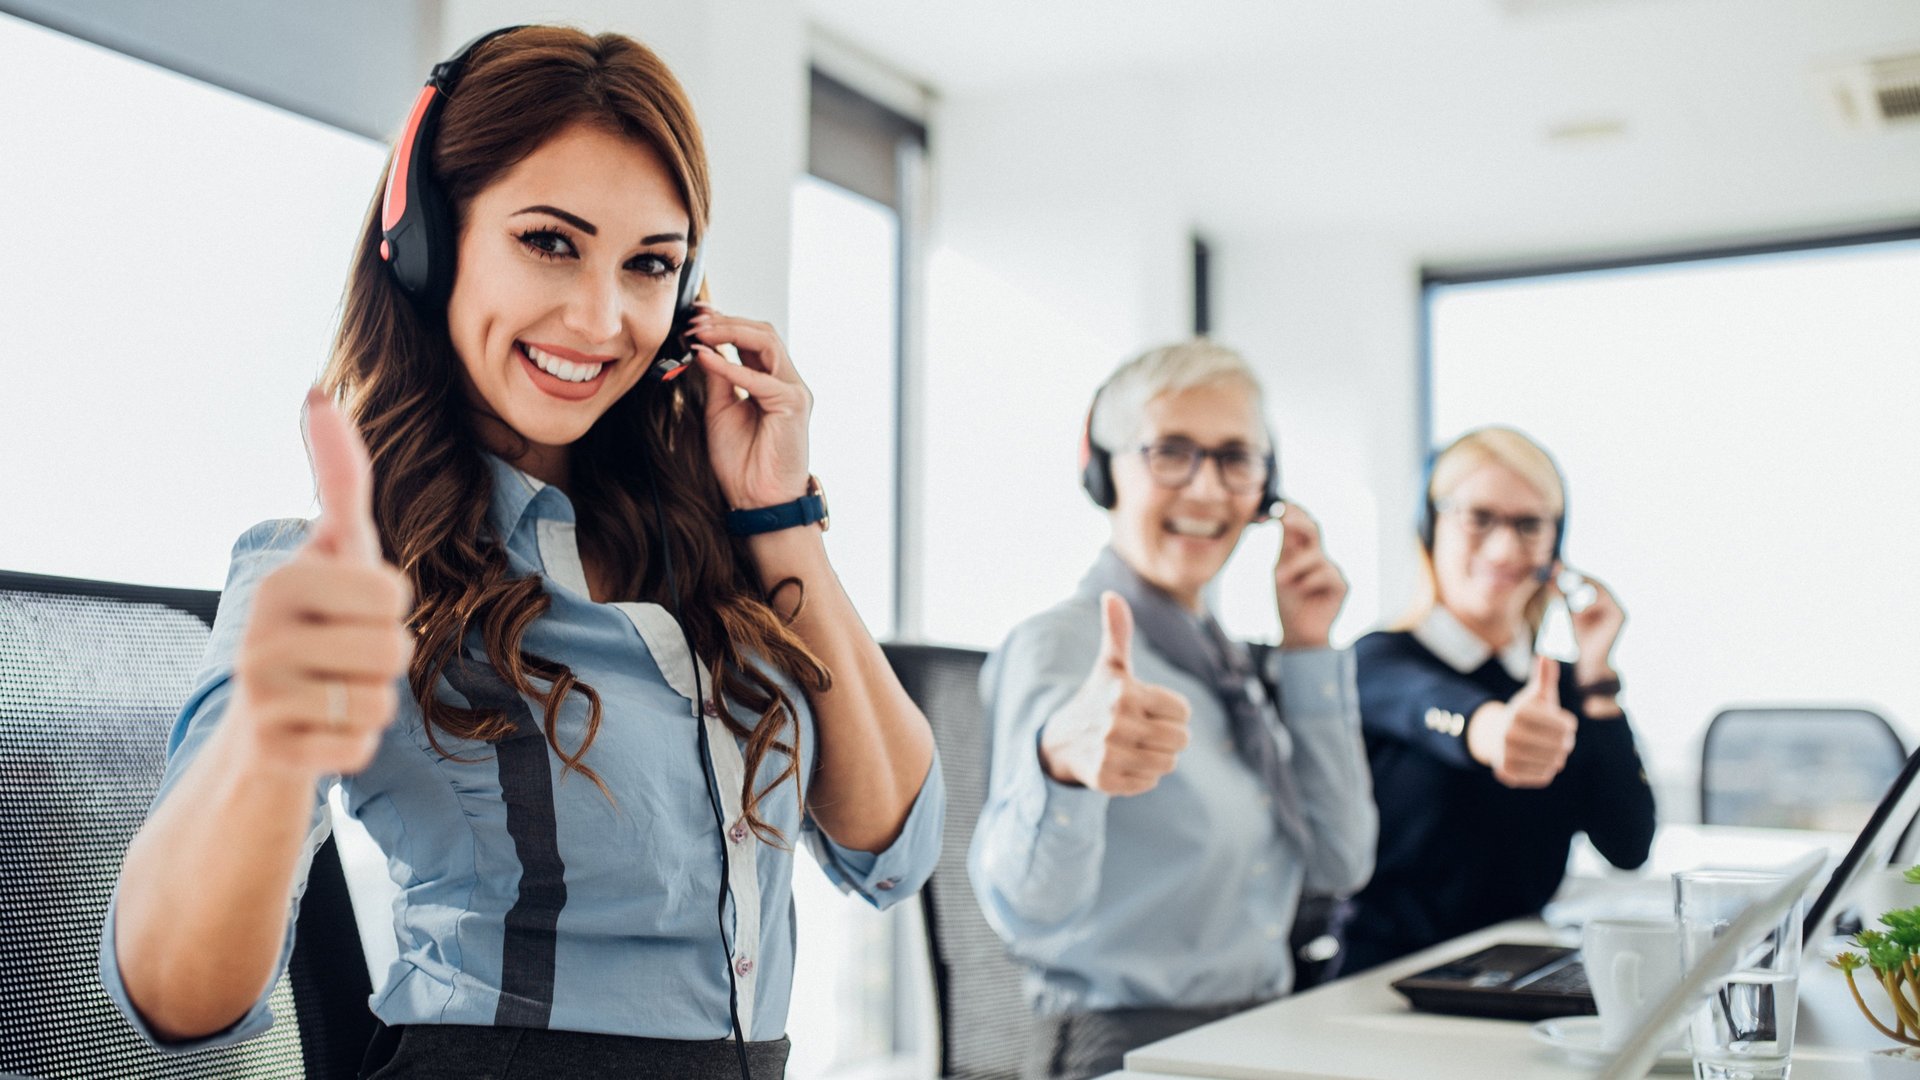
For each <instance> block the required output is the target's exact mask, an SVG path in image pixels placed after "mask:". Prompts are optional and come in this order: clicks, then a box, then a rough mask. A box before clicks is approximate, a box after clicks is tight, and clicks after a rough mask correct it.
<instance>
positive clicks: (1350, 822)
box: [1266, 649, 1380, 896]
mask: <svg viewBox="0 0 1920 1080" xmlns="http://www.w3.org/2000/svg"><path fill="white" fill-rule="evenodd" d="M1266 673H1267V677H1268V679H1269V680H1270V681H1271V682H1272V683H1273V685H1274V686H1275V687H1276V688H1277V689H1278V692H1279V698H1280V709H1281V717H1282V721H1283V723H1285V725H1286V728H1287V731H1288V733H1289V734H1290V735H1292V736H1293V762H1292V765H1293V771H1294V777H1295V779H1296V780H1298V782H1299V784H1300V796H1301V801H1302V804H1303V806H1302V808H1303V809H1304V811H1305V813H1306V817H1307V825H1308V827H1309V829H1310V830H1311V831H1312V833H1313V841H1314V843H1313V851H1312V853H1311V855H1310V857H1309V858H1308V860H1307V865H1306V887H1307V889H1308V890H1310V891H1312V892H1320V893H1333V894H1337V895H1342V896H1344V895H1347V894H1350V893H1354V892H1358V891H1359V890H1360V888H1361V887H1362V886H1364V885H1365V884H1366V883H1367V879H1368V878H1370V877H1372V876H1373V858H1374V850H1375V845H1376V844H1377V843H1378V840H1379V835H1380V815H1379V811H1378V809H1377V808H1376V807H1375V805H1374V801H1373V773H1372V771H1371V770H1370V769H1369V768H1368V766H1367V749H1366V744H1365V742H1364V741H1363V740H1362V738H1361V735H1360V696H1359V691H1358V689H1357V688H1356V685H1355V679H1354V659H1353V653H1352V651H1351V650H1348V649H1297V650H1274V651H1273V652H1271V653H1269V654H1268V655H1267V672H1266Z"/></svg>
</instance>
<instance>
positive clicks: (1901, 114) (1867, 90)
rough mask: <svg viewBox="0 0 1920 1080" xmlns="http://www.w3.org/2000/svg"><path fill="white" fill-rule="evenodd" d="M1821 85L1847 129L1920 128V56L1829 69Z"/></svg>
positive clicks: (1893, 57) (1897, 57) (1821, 90)
mask: <svg viewBox="0 0 1920 1080" xmlns="http://www.w3.org/2000/svg"><path fill="white" fill-rule="evenodd" d="M1818 85H1819V88H1820V94H1821V96H1822V97H1824V98H1825V99H1826V101H1827V104H1828V106H1829V107H1830V108H1831V109H1832V110H1833V112H1834V115H1835V116H1836V117H1837V118H1838V119H1839V121H1840V123H1841V125H1842V126H1844V127H1846V128H1849V129H1851V130H1854V131H1883V130H1887V129H1889V128H1897V129H1901V130H1910V129H1914V128H1920V53H1909V54H1907V55H1905V56H1889V57H1882V58H1880V59H1877V60H1865V61H1860V62H1856V63H1852V64H1847V65H1845V66H1842V67H1834V68H1828V69H1826V70H1825V71H1823V72H1821V73H1820V76H1819V79H1818Z"/></svg>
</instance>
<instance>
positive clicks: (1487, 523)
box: [1438, 503, 1558, 548]
mask: <svg viewBox="0 0 1920 1080" xmlns="http://www.w3.org/2000/svg"><path fill="white" fill-rule="evenodd" d="M1438 509H1439V511H1440V512H1441V513H1443V514H1447V515H1449V516H1451V517H1452V518H1453V519H1454V520H1456V521H1458V522H1459V523H1460V525H1461V527H1462V528H1464V529H1466V531H1467V535H1468V536H1471V537H1472V538H1473V539H1474V540H1475V541H1476V542H1477V541H1481V540H1485V539H1486V538H1487V537H1489V536H1491V535H1493V531H1494V530H1495V529H1497V528H1499V527H1501V526H1503V525H1504V526H1506V527H1507V528H1509V529H1512V530H1513V535H1514V536H1515V537H1516V538H1518V539H1519V541H1520V542H1521V543H1522V544H1524V545H1526V546H1528V547H1531V548H1540V547H1544V546H1546V545H1547V544H1548V543H1550V542H1551V541H1552V539H1553V532H1554V530H1555V529H1556V528H1558V523H1557V522H1555V521H1554V520H1553V519H1551V518H1544V517H1540V516H1538V515H1535V514H1501V513H1496V512H1495V511H1492V510H1488V509H1487V508H1486V507H1484V506H1460V505H1458V504H1455V503H1441V504H1440V505H1439V507H1438Z"/></svg>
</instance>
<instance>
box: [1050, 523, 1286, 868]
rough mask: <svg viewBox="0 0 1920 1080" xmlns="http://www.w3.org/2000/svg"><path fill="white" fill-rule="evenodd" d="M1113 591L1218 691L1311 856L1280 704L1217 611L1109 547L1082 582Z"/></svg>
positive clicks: (1238, 742)
mask: <svg viewBox="0 0 1920 1080" xmlns="http://www.w3.org/2000/svg"><path fill="white" fill-rule="evenodd" d="M1108 589H1111V590H1113V591H1114V592H1116V593H1119V594H1120V596H1121V598H1122V599H1124V600H1126V602H1127V606H1128V607H1130V608H1132V609H1133V625H1134V628H1135V629H1136V630H1137V631H1138V632H1139V633H1140V634H1141V636H1143V637H1145V638H1146V639H1147V643H1148V644H1150V645H1152V646H1153V648H1154V651H1156V652H1158V653H1159V654H1160V655H1162V656H1164V657H1166V658H1167V659H1168V660H1171V661H1172V662H1173V666H1175V667H1177V668H1179V669H1180V670H1181V671H1184V672H1186V673H1187V674H1189V675H1191V676H1193V677H1194V678H1196V679H1198V680H1200V682H1201V683H1202V684H1204V685H1206V686H1208V687H1211V688H1212V689H1213V693H1214V696H1215V697H1216V698H1218V699H1219V701H1220V706H1221V708H1223V709H1225V710H1226V711H1227V717H1228V721H1229V724H1230V726H1231V727H1232V728H1233V746H1234V749H1235V750H1236V751H1237V752H1238V753H1239V754H1240V759H1241V760H1242V761H1245V762H1246V763H1247V765H1248V766H1249V767H1250V768H1252V769H1253V774H1254V775H1255V776H1257V777H1259V778H1260V779H1261V780H1262V782H1263V783H1264V785H1265V787H1266V789H1267V791H1268V792H1270V793H1271V794H1272V796H1273V800H1272V805H1273V821H1274V824H1275V825H1276V826H1278V827H1279V829H1280V831H1281V833H1282V834H1284V835H1286V836H1290V837H1292V838H1293V841H1294V843H1295V844H1297V845H1298V846H1299V848H1300V850H1301V852H1302V853H1303V854H1305V853H1310V852H1311V851H1312V850H1313V834H1312V833H1310V832H1309V831H1308V830H1307V819H1306V813H1305V811H1304V810H1303V809H1302V808H1301V799H1300V784H1299V781H1297V780H1296V779H1295V778H1294V775H1293V770H1292V769H1291V768H1289V767H1288V766H1287V764H1286V763H1285V762H1282V761H1281V760H1280V747H1279V746H1278V745H1277V744H1276V743H1275V741H1274V738H1275V733H1274V728H1275V727H1276V726H1277V725H1278V724H1279V723H1280V709H1279V703H1278V702H1277V701H1273V700H1271V699H1270V698H1269V697H1268V694H1267V691H1266V687H1265V684H1264V683H1262V682H1261V680H1260V677H1259V674H1258V673H1257V672H1256V671H1255V670H1254V666H1253V659H1252V658H1251V657H1250V656H1248V654H1247V650H1246V649H1245V647H1243V646H1241V645H1239V644H1237V643H1236V642H1234V641H1232V640H1230V639H1229V638H1228V637H1227V635H1226V632H1225V631H1223V630H1221V629H1220V624H1219V623H1217V622H1215V621H1214V618H1213V615H1212V614H1211V613H1206V612H1203V613H1201V614H1198V615H1196V614H1194V613H1193V612H1191V611H1188V610H1187V609H1186V608H1184V607H1182V606H1181V605H1180V602H1179V601H1177V600H1175V599H1174V598H1173V597H1171V596H1168V595H1167V594H1166V593H1165V592H1164V591H1162V590H1161V589H1160V588H1159V587H1158V586H1156V585H1153V584H1151V583H1150V582H1148V581H1147V579H1145V578H1143V577H1141V576H1140V575H1139V573H1137V572H1136V571H1135V570H1134V569H1133V567H1131V566H1128V565H1127V564H1126V563H1125V562H1123V561H1122V560H1121V558H1120V556H1118V555H1116V554H1114V551H1113V549H1112V548H1110V547H1109V548H1102V549H1101V551H1100V557H1099V558H1098V559H1096V560H1094V564H1093V569H1091V570H1088V571H1087V576H1086V577H1084V578H1082V579H1081V580H1080V592H1081V594H1082V595H1085V596H1091V597H1093V598H1095V599H1096V600H1098V599H1099V596H1100V594H1101V593H1102V592H1104V591H1106V590H1108ZM1275 692H1276V693H1277V692H1278V689H1277V688H1276V690H1275Z"/></svg>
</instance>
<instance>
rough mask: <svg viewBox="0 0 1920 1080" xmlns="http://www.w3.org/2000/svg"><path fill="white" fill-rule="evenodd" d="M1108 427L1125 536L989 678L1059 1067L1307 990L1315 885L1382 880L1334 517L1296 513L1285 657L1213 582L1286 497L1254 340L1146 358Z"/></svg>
mask: <svg viewBox="0 0 1920 1080" xmlns="http://www.w3.org/2000/svg"><path fill="white" fill-rule="evenodd" d="M1086 450H1087V455H1086V456H1087V462H1086V466H1087V467H1086V475H1085V478H1084V479H1085V480H1086V486H1087V490H1088V493H1089V494H1090V495H1092V496H1093V498H1094V501H1095V502H1096V503H1099V504H1100V505H1101V506H1102V507H1104V508H1105V509H1107V510H1108V512H1109V521H1110V523H1111V526H1112V540H1111V542H1110V544H1109V546H1108V547H1107V548H1106V550H1104V551H1102V552H1101V553H1100V556H1099V557H1098V559H1096V560H1095V562H1094V565H1093V568H1092V569H1091V570H1090V571H1089V572H1088V574H1087V576H1086V578H1085V579H1084V580H1083V581H1082V582H1081V584H1080V587H1079V589H1078V590H1077V591H1076V592H1075V594H1074V595H1073V596H1072V597H1071V598H1069V599H1067V600H1066V601H1064V602H1063V603H1060V604H1058V605H1055V606H1054V607H1052V608H1050V609H1048V610H1047V611H1044V612H1042V613H1040V614H1038V615H1036V616H1034V617H1033V618H1031V619H1028V620H1027V621H1026V622H1024V623H1022V624H1020V626H1019V627H1017V628H1015V630H1014V631H1013V633H1012V634H1011V635H1010V636H1009V637H1008V638H1007V640H1006V642H1005V643H1004V644H1003V645H1002V646H1001V647H1000V648H999V650H997V651H996V652H995V653H994V654H993V656H992V657H991V658H990V659H989V661H988V663H987V666H986V669H985V670H984V672H983V673H982V677H981V689H982V695H983V698H984V700H985V702H986V705H987V708H988V710H989V712H990V714H991V718H992V723H993V763H992V779H991V784H990V789H989V792H988V797H987V801H986V806H985V809H984V811H983V813H982V815H981V820H980V825H979V828H978V829H977V830H976V832H975V833H974V842H973V848H972V851H971V853H970V862H969V869H970V871H971V873H972V877H973V882H974V887H975V891H976V892H977V893H978V895H979V897H980V901H981V905H982V907H983V909H984V910H985V913H986V917H987V921H988V922H989V923H990V924H992V926H993V927H994V929H995V930H996V931H998V932H999V934H1000V935H1001V937H1003V938H1004V939H1005V940H1006V941H1007V943H1008V946H1009V949H1010V951H1011V952H1012V954H1013V955H1014V956H1015V957H1016V958H1018V959H1019V960H1020V961H1022V962H1023V963H1024V964H1025V965H1026V967H1027V969H1028V977H1027V988H1028V992H1029V997H1030V999H1031V1001H1032V1003H1033V1006H1034V1009H1035V1011H1036V1013H1037V1015H1038V1025H1037V1028H1036V1032H1035V1036H1034V1040H1033V1044H1032V1053H1031V1056H1030V1060H1029V1065H1028V1070H1027V1072H1028V1075H1029V1076H1034V1077H1050V1078H1052V1077H1087V1076H1096V1075H1099V1074H1101V1073H1105V1072H1108V1071H1111V1070H1114V1069H1118V1068H1120V1067H1121V1059H1122V1056H1123V1055H1124V1054H1125V1053H1126V1051H1128V1050H1129V1049H1132V1048H1134V1047H1136V1046H1140V1045H1143V1044H1145V1043H1147V1042H1151V1041H1153V1040H1155V1039H1158V1038H1163V1037H1165V1036H1168V1035H1172V1034H1175V1033H1177V1032H1179V1031H1183V1030H1185V1029H1187V1028H1190V1027H1193V1026H1195V1025H1197V1024H1200V1023H1204V1022H1206V1021H1208V1020H1211V1019H1215V1018H1218V1017H1220V1016H1224V1015H1226V1014H1228V1013H1231V1012H1233V1011H1236V1010H1238V1009H1241V1008H1245V1007H1246V1006H1248V1005H1251V1004H1254V1003H1257V1002H1260V1001H1265V1000H1268V999H1271V998H1274V997H1277V996H1279V995H1281V994H1284V993H1286V992H1287V991H1288V989H1290V988H1291V986H1292V981H1293V967H1292V962H1291V957H1290V956H1289V950H1288V943H1287V938H1288V931H1289V929H1290V928H1291V926H1292V923H1293V916H1294V909H1295V906H1296V904H1297V903H1298V900H1299V897H1300V893H1301V890H1302V888H1303V886H1304V887H1307V888H1312V889H1314V890H1316V891H1324V892H1332V893H1350V892H1352V891H1354V890H1357V889H1358V888H1360V886H1361V885H1362V884H1364V883H1365V882H1366V880H1367V876H1368V873H1369V872H1370V870H1371V867H1372V859H1373V850H1374V838H1375V832H1376V817H1375V813H1374V806H1373V798H1372V789H1371V784H1370V781H1369V777H1368V773H1367V765H1366V755H1365V753H1364V751H1363V749H1362V746H1361V740H1360V716H1359V708H1358V704H1357V701H1356V697H1355V692H1354V683H1353V678H1354V676H1353V665H1352V658H1351V656H1350V655H1349V654H1348V653H1347V652H1346V651H1345V650H1334V649H1331V648H1330V647H1329V646H1328V632H1329V630H1330V628H1331V626H1332V624H1333V619H1334V616H1335V615H1336V614H1338V612H1339V610H1340V605H1341V604H1342V602H1343V601H1344V600H1345V598H1346V591H1347V586H1346V581H1345V579H1344V578H1342V577H1341V575H1340V572H1339V570H1338V569H1336V568H1335V567H1334V565H1333V563H1332V562H1330V561H1328V559H1327V557H1326V554H1325V553H1324V552H1323V551H1322V549H1321V546H1320V534H1319V529H1318V528H1317V526H1316V525H1315V524H1314V522H1313V520H1312V518H1310V517H1309V516H1308V515H1307V514H1306V513H1305V512H1303V511H1302V510H1300V508H1299V507H1289V508H1287V509H1286V511H1285V515H1284V518H1283V521H1282V524H1283V528H1284V530H1285V539H1284V541H1283V544H1282V548H1281V553H1280V557H1279V561H1278V563H1277V564H1276V566H1275V568H1274V586H1275V588H1274V592H1275V603H1276V605H1277V606H1278V609H1279V615H1280V623H1281V627H1282V632H1283V635H1284V641H1283V643H1282V645H1281V647H1280V648H1279V649H1278V650H1275V651H1273V652H1271V653H1270V654H1267V655H1265V656H1264V657H1263V658H1262V662H1256V659H1255V657H1254V655H1253V654H1252V652H1251V651H1250V650H1249V649H1248V648H1247V646H1245V645H1242V644H1240V643H1237V642H1233V641H1230V640H1229V639H1228V638H1227V637H1226V635H1225V634H1224V633H1222V632H1221V629H1220V626H1219V623H1218V622H1217V621H1216V620H1215V619H1214V616H1213V614H1212V612H1211V611H1209V610H1208V606H1207V603H1206V600H1205V597H1204V590H1205V587H1206V586H1207V584H1208V583H1209V582H1211V581H1212V580H1213V579H1214V578H1215V577H1216V576H1217V575H1218V574H1219V573H1220V570H1221V568H1222V567H1223V566H1224V565H1225V564H1226V561H1227V557H1228V556H1229V555H1230V554H1232V552H1233V549H1234V546H1235V545H1236V544H1237V543H1238V542H1239V539H1240V535H1241V532H1242V531H1243V530H1244V529H1246V528H1247V527H1248V526H1249V525H1251V524H1253V523H1256V522H1260V521H1265V520H1268V518H1269V517H1270V515H1271V514H1272V513H1273V512H1274V511H1275V509H1276V504H1277V502H1278V494H1277V484H1276V481H1275V476H1274V467H1275V459H1274V451H1273V442H1272V439H1271V436H1270V434H1269V432H1268V430H1267V427H1266V424H1265V423H1264V421H1263V420H1262V416H1261V396H1260V387H1259V383H1258V381H1257V380H1256V379H1255V377H1254V375H1253V372H1252V371H1251V369H1249V368H1248V366H1247V364H1246V362H1245V361H1244V360H1243V359H1241V358H1240V357H1239V356H1238V355H1237V354H1235V353H1234V352H1232V351H1231V350H1228V349H1225V348H1222V347H1220V346H1218V345H1215V344H1213V343H1211V342H1207V341H1194V342H1188V343H1185V344H1180V345H1174V346H1170V347H1167V348H1162V349H1156V350H1154V351H1152V352H1149V353H1146V354H1145V355H1143V356H1140V357H1138V358H1136V359H1134V360H1132V361H1130V362H1128V363H1127V364H1125V365H1123V366H1122V367H1121V368H1120V369H1119V370H1118V371H1116V372H1115V373H1114V374H1113V376H1112V377H1111V378H1110V379H1109V380H1108V381H1107V384H1106V385H1105V386H1104V387H1102V389H1101V391H1100V393H1099V395H1098V396H1097V397H1096V398H1095V400H1094V406H1093V410H1092V413H1091V415H1090V416H1089V418H1088V430H1087V447H1086Z"/></svg>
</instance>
